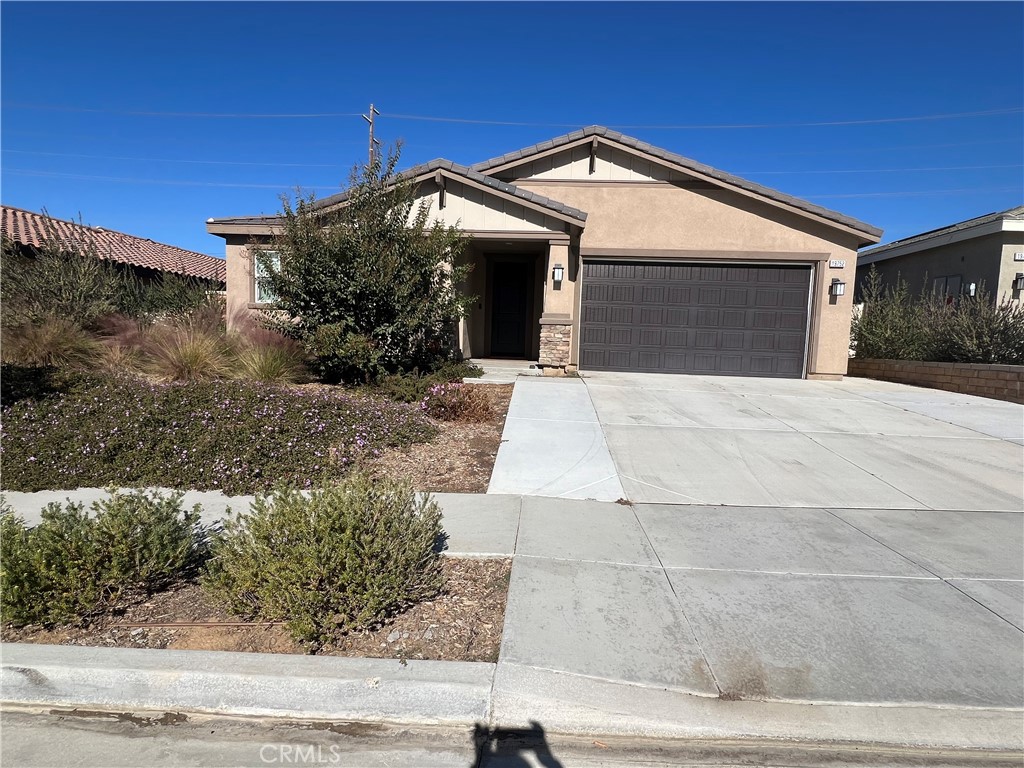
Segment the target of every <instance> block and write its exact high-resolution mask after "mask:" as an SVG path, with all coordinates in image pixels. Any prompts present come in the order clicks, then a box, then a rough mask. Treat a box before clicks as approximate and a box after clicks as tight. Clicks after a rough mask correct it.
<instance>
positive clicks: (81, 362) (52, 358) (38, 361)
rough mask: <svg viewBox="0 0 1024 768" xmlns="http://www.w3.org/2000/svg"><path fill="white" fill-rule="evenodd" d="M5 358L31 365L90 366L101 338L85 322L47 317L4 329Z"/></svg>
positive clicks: (98, 349) (11, 361)
mask: <svg viewBox="0 0 1024 768" xmlns="http://www.w3.org/2000/svg"><path fill="white" fill-rule="evenodd" d="M2 349H3V359H4V361H5V362H8V363H14V364H16V365H21V366H30V367H58V368H80V369H81V368H88V367H90V366H92V365H94V364H95V362H96V358H97V356H98V355H99V354H100V351H101V349H102V348H101V346H100V344H99V342H98V341H97V340H96V339H95V337H93V336H92V334H90V333H88V332H86V331H85V330H83V329H82V327H81V326H79V325H76V324H75V323H74V322H72V321H70V320H67V319H64V318H60V317H45V318H42V319H40V320H37V321H33V322H28V323H25V324H23V325H18V326H14V327H5V328H4V330H3V340H2Z"/></svg>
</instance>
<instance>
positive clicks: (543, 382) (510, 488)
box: [487, 378, 625, 501]
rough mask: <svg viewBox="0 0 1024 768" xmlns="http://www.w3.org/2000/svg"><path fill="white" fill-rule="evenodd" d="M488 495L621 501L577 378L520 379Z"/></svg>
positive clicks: (618, 485) (598, 427)
mask: <svg viewBox="0 0 1024 768" xmlns="http://www.w3.org/2000/svg"><path fill="white" fill-rule="evenodd" d="M501 438H502V440H501V446H500V447H499V448H498V455H497V458H496V459H495V462H494V470H493V472H492V473H491V482H490V485H489V486H488V488H487V492H488V493H515V494H528V495H532V496H554V497H559V498H565V499H595V500H598V501H617V500H618V499H621V498H623V497H624V496H625V494H624V492H623V490H622V485H621V483H620V482H619V477H618V473H617V471H616V469H615V465H614V464H613V463H612V457H611V454H610V453H609V452H608V445H607V444H606V443H605V439H604V432H603V430H602V428H601V423H600V422H599V421H598V418H597V412H596V411H595V410H594V404H593V403H592V402H591V399H590V393H589V392H588V391H587V388H586V386H585V385H584V384H583V381H582V380H581V379H573V378H569V379H555V378H533V379H527V378H522V379H519V380H518V381H517V382H516V385H515V389H514V390H513V392H512V401H511V403H510V404H509V409H508V415H507V416H506V417H505V429H504V431H503V432H502V435H501Z"/></svg>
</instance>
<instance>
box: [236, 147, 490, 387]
mask: <svg viewBox="0 0 1024 768" xmlns="http://www.w3.org/2000/svg"><path fill="white" fill-rule="evenodd" d="M397 163H398V151H397V150H396V151H395V152H393V153H391V154H390V155H389V156H388V157H386V158H382V157H378V158H376V159H375V160H374V161H373V162H371V163H370V165H369V166H367V167H365V168H363V169H358V168H357V169H356V170H354V171H353V173H352V176H351V178H350V183H349V187H348V189H347V190H346V191H345V200H344V203H343V204H342V205H339V206H332V207H331V208H329V209H328V208H325V207H324V206H323V205H322V204H321V203H318V202H317V201H316V200H314V199H312V198H300V199H298V200H296V201H295V202H294V204H293V203H292V202H291V201H289V200H287V199H286V200H285V201H284V209H283V211H282V213H281V227H280V232H279V233H278V234H276V235H275V236H274V237H273V238H272V239H271V240H270V242H267V243H262V244H253V246H252V249H253V251H254V259H255V263H256V264H257V266H258V267H259V268H260V269H261V271H262V273H263V275H264V278H263V279H264V282H265V284H266V287H267V289H268V290H269V292H270V293H271V294H272V295H273V296H274V297H275V300H274V309H275V312H276V314H275V316H274V321H275V322H276V323H277V325H276V327H277V328H278V330H280V331H281V332H282V333H284V334H286V335H288V336H291V337H293V338H295V339H297V340H300V341H302V342H303V343H304V344H305V345H306V349H307V351H309V352H310V353H311V355H312V356H313V357H314V360H315V362H314V366H315V370H316V371H317V373H318V374H319V375H321V376H323V377H324V379H325V380H326V381H331V382H334V381H346V382H351V383H360V384H363V383H372V382H375V381H377V380H378V379H379V378H380V377H381V376H382V375H383V374H384V373H399V372H408V371H412V370H413V369H417V368H418V369H420V370H434V369H436V368H437V367H438V366H439V365H441V364H442V363H444V362H445V361H446V360H451V359H452V358H453V355H454V353H455V349H454V341H455V326H456V324H457V323H458V321H459V319H460V318H461V317H463V316H464V315H465V314H466V312H467V311H468V308H469V307H470V306H471V305H472V302H473V299H472V298H471V297H468V296H465V295H464V294H463V293H462V291H461V288H460V287H461V286H462V285H464V284H465V278H466V276H467V275H468V273H469V270H470V266H469V265H468V264H466V263H465V262H464V260H462V259H461V258H460V254H461V253H462V251H463V249H464V248H465V239H464V238H463V237H462V236H461V233H460V231H459V230H458V228H457V227H451V226H446V225H444V224H443V223H441V222H440V221H439V220H437V219H436V214H435V213H433V212H431V210H430V207H429V205H427V204H424V203H421V202H420V201H417V199H416V190H415V188H414V185H413V184H412V182H411V181H410V180H409V179H408V178H406V177H404V176H403V175H401V174H399V173H397V172H396V170H395V169H396V167H397ZM264 248H265V249H266V250H263V249H264Z"/></svg>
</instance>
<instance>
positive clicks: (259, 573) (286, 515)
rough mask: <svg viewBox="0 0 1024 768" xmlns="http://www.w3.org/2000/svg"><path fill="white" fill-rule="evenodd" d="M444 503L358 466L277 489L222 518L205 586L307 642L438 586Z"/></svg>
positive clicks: (372, 621) (375, 620) (363, 623)
mask: <svg viewBox="0 0 1024 768" xmlns="http://www.w3.org/2000/svg"><path fill="white" fill-rule="evenodd" d="M441 535H442V532H441V511H440V508H439V507H438V506H437V504H436V503H435V502H433V501H432V500H430V499H429V498H427V497H420V496H418V495H417V494H416V493H415V492H414V491H413V490H412V487H411V486H410V485H409V484H408V483H405V482H401V481H397V480H375V479H370V478H369V477H367V476H365V475H362V474H355V475H352V476H350V477H349V478H346V479H345V480H344V481H342V482H341V483H339V484H337V485H334V486H329V487H323V488H316V489H314V490H312V491H311V492H309V494H308V495H306V494H303V493H300V492H299V491H297V490H293V489H290V490H277V491H275V492H274V493H273V494H272V495H270V496H267V497H257V499H256V501H255V502H254V503H253V504H252V506H251V508H250V510H249V511H248V512H247V513H241V514H239V515H238V516H237V517H236V518H229V519H228V520H227V521H226V522H225V525H224V534H223V536H221V537H220V538H219V539H218V540H217V541H216V543H215V544H214V548H213V553H212V557H211V559H210V561H209V563H208V565H207V569H206V573H205V575H204V577H203V582H202V583H203V586H204V588H205V589H206V590H207V591H208V593H209V594H211V595H212V596H213V597H214V598H215V599H217V600H218V601H220V602H222V603H223V604H224V605H225V606H226V607H228V608H229V609H230V610H231V611H232V612H234V613H236V614H238V615H240V616H244V617H246V618H248V619H252V620H261V621H284V622H286V623H287V626H288V629H289V631H290V632H291V634H292V635H293V636H294V637H295V638H296V639H297V640H300V641H302V642H304V643H307V644H308V645H309V647H310V649H311V650H316V649H317V648H319V647H320V646H322V645H324V644H328V643H330V642H331V641H332V640H336V639H337V638H338V637H339V636H340V635H342V634H344V633H345V632H349V631H351V630H357V629H363V628H368V627H372V626H374V625H376V624H379V623H380V622H381V621H382V620H384V619H385V618H387V617H388V616H389V615H392V614H394V613H395V612H397V611H399V610H401V609H402V608H404V607H406V606H408V605H411V604H412V603H415V602H417V601H420V600H423V599H426V598H429V597H431V596H433V595H434V594H436V593H437V592H438V590H439V589H440V587H441V583H442V576H441V570H440V560H439V558H440V555H439V554H438V552H437V550H436V544H437V542H438V540H439V537H440V536H441Z"/></svg>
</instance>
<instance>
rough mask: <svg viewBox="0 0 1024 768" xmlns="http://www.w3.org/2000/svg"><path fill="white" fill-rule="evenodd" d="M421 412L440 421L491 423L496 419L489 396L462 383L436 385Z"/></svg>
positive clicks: (426, 398)
mask: <svg viewBox="0 0 1024 768" xmlns="http://www.w3.org/2000/svg"><path fill="white" fill-rule="evenodd" d="M420 410H422V411H423V412H424V413H425V414H427V415H428V416H430V417H431V418H432V419H437V420H438V421H478V422H479V421H489V420H490V419H492V418H493V417H494V409H493V408H492V407H491V402H490V400H488V399H487V394H486V393H485V392H484V391H483V390H480V389H477V388H476V387H475V386H473V385H470V386H467V385H465V384H462V383H458V382H455V383H449V384H435V385H433V386H432V387H431V388H430V389H429V390H428V391H427V394H426V396H425V397H424V398H423V400H422V401H421V402H420Z"/></svg>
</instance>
